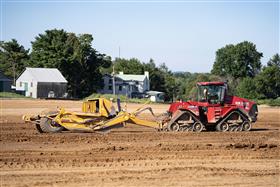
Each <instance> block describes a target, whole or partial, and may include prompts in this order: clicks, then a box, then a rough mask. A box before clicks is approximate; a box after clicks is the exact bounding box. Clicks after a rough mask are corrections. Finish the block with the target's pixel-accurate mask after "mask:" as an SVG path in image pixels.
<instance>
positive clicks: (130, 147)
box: [0, 100, 280, 187]
mask: <svg viewBox="0 0 280 187" xmlns="http://www.w3.org/2000/svg"><path fill="white" fill-rule="evenodd" d="M0 102H1V103H0V107H1V111H0V114H1V119H0V120H1V121H0V131H1V136H0V169H1V171H0V177H1V181H0V182H1V183H0V186H26V187H29V186H55V187H56V186H70V187H71V186H73V187H76V186H244V187H245V186H246V187H247V186H274V187H276V186H280V175H279V163H280V161H279V159H280V156H279V147H280V144H279V129H280V108H272V107H259V119H258V122H257V123H256V124H254V126H253V129H252V131H250V132H225V133H221V132H201V133H186V132H178V133H172V132H157V131H156V130H154V129H150V128H145V127H139V126H133V125H128V126H126V127H125V128H122V129H117V130H114V131H112V132H110V133H108V134H97V133H72V132H63V133H58V134H40V133H38V132H37V131H36V130H35V127H34V126H32V125H31V124H25V123H23V122H22V120H21V116H22V115H23V114H36V113H39V112H40V111H42V110H44V109H47V108H55V107H56V106H63V107H66V108H67V109H68V110H73V111H80V106H81V102H80V101H46V100H1V101H0ZM139 106H140V105H137V104H128V106H127V108H128V109H129V110H130V111H132V110H134V109H136V108H137V107H139ZM152 108H153V109H154V110H155V112H156V113H157V114H159V113H162V112H165V111H166V110H167V109H168V105H158V104H156V105H152Z"/></svg>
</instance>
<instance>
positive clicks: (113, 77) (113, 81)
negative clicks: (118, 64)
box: [112, 46, 121, 95]
mask: <svg viewBox="0 0 280 187" xmlns="http://www.w3.org/2000/svg"><path fill="white" fill-rule="evenodd" d="M120 58H121V47H120V46H119V59H120ZM112 74H113V75H112V79H113V80H112V83H113V94H114V95H116V86H115V64H114V62H113V73H112Z"/></svg>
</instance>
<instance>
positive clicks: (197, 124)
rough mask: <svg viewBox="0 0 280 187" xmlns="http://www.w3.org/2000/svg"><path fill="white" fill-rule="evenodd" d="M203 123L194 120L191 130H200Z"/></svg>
mask: <svg viewBox="0 0 280 187" xmlns="http://www.w3.org/2000/svg"><path fill="white" fill-rule="evenodd" d="M203 127H204V126H203V125H202V123H199V122H195V123H194V124H193V131H194V132H201V131H202V130H203Z"/></svg>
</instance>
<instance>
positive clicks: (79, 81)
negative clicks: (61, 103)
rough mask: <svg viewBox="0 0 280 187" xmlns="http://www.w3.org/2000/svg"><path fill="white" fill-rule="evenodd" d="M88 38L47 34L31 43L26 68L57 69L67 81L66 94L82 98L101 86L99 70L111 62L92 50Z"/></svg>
mask: <svg viewBox="0 0 280 187" xmlns="http://www.w3.org/2000/svg"><path fill="white" fill-rule="evenodd" d="M92 41H93V37H92V35H90V34H81V35H78V36H77V35H75V34H74V33H67V32H66V31H64V30H57V29H54V30H47V31H46V32H45V33H44V34H39V36H37V37H36V38H35V41H34V42H32V52H31V61H30V63H29V65H30V66H33V67H47V68H58V69H59V70H60V71H61V73H62V74H63V75H64V76H65V78H66V79H67V80H68V92H69V93H70V95H72V96H74V97H85V96H87V95H89V94H91V93H92V92H96V91H97V90H98V89H99V88H101V87H102V86H103V82H102V74H101V73H100V69H101V67H105V68H106V67H109V66H110V65H111V60H110V58H109V57H107V56H106V55H104V54H100V53H98V52H97V51H96V50H95V49H94V48H92Z"/></svg>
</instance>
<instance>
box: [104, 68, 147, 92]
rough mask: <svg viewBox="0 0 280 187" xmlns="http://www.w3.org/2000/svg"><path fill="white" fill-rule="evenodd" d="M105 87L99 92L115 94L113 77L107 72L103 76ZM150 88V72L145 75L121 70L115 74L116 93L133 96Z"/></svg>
mask: <svg viewBox="0 0 280 187" xmlns="http://www.w3.org/2000/svg"><path fill="white" fill-rule="evenodd" d="M103 81H104V87H103V89H102V90H100V91H99V92H100V93H102V94H113V77H112V75H110V74H105V75H104V77H103ZM148 90H150V80H149V72H148V71H145V72H144V74H143V75H133V74H124V73H123V72H119V74H116V75H115V93H116V94H117V95H126V96H128V97H131V96H132V94H133V93H145V92H146V91H148Z"/></svg>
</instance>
